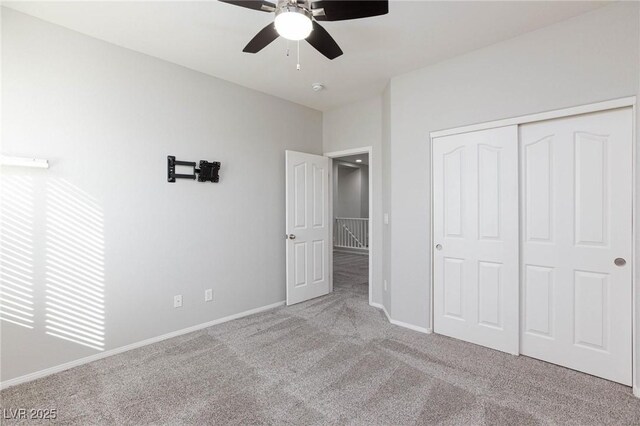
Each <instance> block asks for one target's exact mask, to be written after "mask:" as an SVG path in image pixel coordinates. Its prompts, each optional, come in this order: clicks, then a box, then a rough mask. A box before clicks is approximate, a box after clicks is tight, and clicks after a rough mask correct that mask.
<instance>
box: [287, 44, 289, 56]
mask: <svg viewBox="0 0 640 426" xmlns="http://www.w3.org/2000/svg"><path fill="white" fill-rule="evenodd" d="M287 57H289V40H287Z"/></svg>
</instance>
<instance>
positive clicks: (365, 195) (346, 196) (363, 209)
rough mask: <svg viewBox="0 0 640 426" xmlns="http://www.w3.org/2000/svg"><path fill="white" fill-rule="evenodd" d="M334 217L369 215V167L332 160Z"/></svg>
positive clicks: (365, 216)
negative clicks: (334, 171)
mask: <svg viewBox="0 0 640 426" xmlns="http://www.w3.org/2000/svg"><path fill="white" fill-rule="evenodd" d="M334 164H335V170H336V171H337V173H334V175H333V179H334V182H335V185H334V200H335V202H334V204H333V216H334V217H359V218H367V217H369V178H368V174H369V168H368V167H367V166H365V165H358V166H352V165H343V164H341V163H340V161H339V159H337V160H334Z"/></svg>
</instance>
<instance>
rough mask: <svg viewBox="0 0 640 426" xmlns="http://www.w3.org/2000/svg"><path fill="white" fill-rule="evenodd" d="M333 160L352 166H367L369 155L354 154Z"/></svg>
mask: <svg viewBox="0 0 640 426" xmlns="http://www.w3.org/2000/svg"><path fill="white" fill-rule="evenodd" d="M334 160H338V161H342V162H345V163H352V164H364V165H367V166H368V165H369V154H355V155H345V156H344V157H337V158H334ZM356 160H362V161H361V162H360V163H358V162H356Z"/></svg>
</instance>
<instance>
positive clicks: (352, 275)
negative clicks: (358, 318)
mask: <svg viewBox="0 0 640 426" xmlns="http://www.w3.org/2000/svg"><path fill="white" fill-rule="evenodd" d="M333 291H334V292H343V291H349V292H352V293H355V294H357V295H359V296H362V297H363V298H364V300H365V301H366V300H367V298H368V297H369V256H368V255H362V254H352V253H344V252H334V253H333Z"/></svg>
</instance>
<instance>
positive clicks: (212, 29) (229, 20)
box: [2, 1, 606, 110]
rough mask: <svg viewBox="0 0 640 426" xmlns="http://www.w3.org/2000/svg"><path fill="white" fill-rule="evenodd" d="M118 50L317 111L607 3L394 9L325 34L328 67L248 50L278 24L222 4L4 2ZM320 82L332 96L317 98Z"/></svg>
mask: <svg viewBox="0 0 640 426" xmlns="http://www.w3.org/2000/svg"><path fill="white" fill-rule="evenodd" d="M2 4H3V5H5V6H7V7H10V8H12V9H15V10H18V11H22V12H24V13H27V14H29V15H33V16H36V17H38V18H41V19H43V20H46V21H50V22H53V23H56V24H59V25H62V26H64V27H67V28H70V29H73V30H76V31H79V32H81V33H84V34H88V35H90V36H93V37H96V38H98V39H102V40H105V41H108V42H111V43H114V44H117V45H119V46H123V47H126V48H129V49H132V50H136V51H139V52H143V53H146V54H148V55H151V56H155V57H158V58H161V59H165V60H167V61H170V62H173V63H176V64H180V65H183V66H185V67H188V68H191V69H194V70H197V71H201V72H203V73H206V74H210V75H212V76H215V77H219V78H222V79H224V80H228V81H232V82H235V83H238V84H240V85H243V86H246V87H250V88H252V89H256V90H259V91H261V92H265V93H269V94H271V95H275V96H278V97H281V98H284V99H288V100H290V101H293V102H296V103H299V104H302V105H306V106H309V107H312V108H315V109H318V110H328V109H331V108H333V107H336V106H338V105H341V104H345V103H348V102H351V101H355V100H359V99H363V98H366V97H369V96H373V95H375V94H377V93H380V92H382V90H384V87H385V86H386V84H387V82H388V80H389V78H390V77H392V76H395V75H399V74H402V73H405V72H407V71H411V70H414V69H417V68H421V67H424V66H426V65H429V64H433V63H436V62H439V61H442V60H443V59H446V58H450V57H453V56H456V55H460V54H462V53H465V52H469V51H472V50H475V49H478V48H480V47H483V46H487V45H490V44H493V43H496V42H499V41H501V40H506V39H509V38H512V37H515V36H517V35H519V34H523V33H526V32H529V31H532V30H535V29H537V28H541V27H544V26H548V25H551V24H553V23H555V22H559V21H562V20H565V19H568V18H570V17H572V16H576V15H579V14H581V13H585V12H588V11H590V10H593V9H595V8H598V7H601V6H603V5H604V4H606V2H589V1H587V2H578V1H567V2H558V1H554V2H541V1H533V2H426V1H424V2H423V1H391V3H390V7H389V9H390V11H389V14H388V15H385V16H380V17H375V18H369V19H361V20H354V21H342V22H325V23H322V25H323V26H324V27H325V28H326V29H327V30H328V31H329V32H330V33H331V35H332V36H333V37H334V38H335V40H336V41H337V42H338V44H339V45H340V46H341V47H342V50H343V51H344V55H343V56H341V57H339V58H337V59H335V60H333V61H330V60H328V59H326V58H325V57H324V56H322V55H320V54H319V53H318V52H316V51H315V50H314V49H313V48H312V47H311V46H310V45H308V44H307V43H306V42H305V43H302V44H301V45H300V50H301V64H302V69H301V70H300V71H296V60H295V49H294V44H293V42H291V47H292V49H291V51H292V55H291V56H290V57H286V56H285V44H286V42H285V40H284V39H278V40H276V41H275V42H274V43H272V44H271V45H269V46H268V47H267V48H265V49H264V50H263V51H262V52H260V53H258V54H255V55H252V54H247V53H243V52H242V49H243V47H244V46H245V44H246V43H247V42H248V41H249V40H250V39H251V38H252V37H253V36H254V35H255V34H256V33H257V32H258V31H259V30H260V29H262V28H263V27H264V26H265V25H267V24H268V23H269V22H270V20H272V19H273V14H270V13H262V12H257V11H253V10H249V9H245V8H241V7H236V6H232V5H229V4H224V3H220V2H218V1H200V2H191V1H161V2H144V1H142V2H110V1H107V2H102V1H101V2H95V1H85V2H51V1H44V2H3V3H2ZM314 82H322V83H323V84H324V85H325V86H326V90H325V91H322V92H317V93H316V92H314V91H313V90H311V84H312V83H314Z"/></svg>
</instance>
